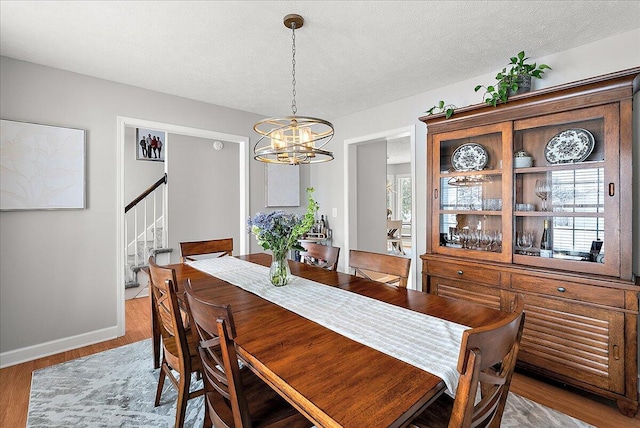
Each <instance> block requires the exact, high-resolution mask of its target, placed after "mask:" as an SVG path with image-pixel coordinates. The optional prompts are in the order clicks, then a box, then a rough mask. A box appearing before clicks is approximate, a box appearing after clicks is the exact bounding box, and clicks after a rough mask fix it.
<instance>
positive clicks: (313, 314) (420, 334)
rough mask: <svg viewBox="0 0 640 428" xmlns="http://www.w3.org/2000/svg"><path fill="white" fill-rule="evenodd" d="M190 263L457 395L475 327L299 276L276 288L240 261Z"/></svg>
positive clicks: (262, 271) (265, 271) (261, 271)
mask: <svg viewBox="0 0 640 428" xmlns="http://www.w3.org/2000/svg"><path fill="white" fill-rule="evenodd" d="M186 264H188V265H189V266H192V267H194V268H196V269H198V270H200V271H203V272H205V273H208V274H210V275H213V276H215V277H217V278H220V279H222V280H224V281H227V282H229V283H231V284H233V285H236V286H238V287H240V288H242V289H244V290H246V291H249V292H251V293H253V294H255V295H257V296H260V297H262V298H264V299H266V300H268V301H270V302H272V303H275V304H276V305H278V306H280V307H283V308H285V309H288V310H290V311H291V312H294V313H296V314H298V315H300V316H302V317H304V318H307V319H309V320H311V321H314V322H316V323H318V324H320V325H322V326H324V327H327V328H328V329H330V330H332V331H335V332H336V333H339V334H341V335H343V336H345V337H348V338H349V339H352V340H354V341H356V342H359V343H361V344H363V345H366V346H368V347H370V348H373V349H376V350H378V351H380V352H382V353H384V354H387V355H389V356H392V357H394V358H397V359H399V360H401V361H404V362H406V363H408V364H411V365H413V366H415V367H418V368H420V369H422V370H425V371H428V372H429V373H432V374H434V375H436V376H438V377H439V378H441V379H442V380H443V381H444V382H445V384H446V386H447V389H448V392H449V394H451V395H452V396H453V395H455V391H456V389H457V386H458V378H459V373H458V371H457V370H456V365H457V363H458V353H459V351H460V343H461V340H462V332H463V331H464V330H467V329H468V328H469V327H465V326H462V325H460V324H456V323H453V322H450V321H446V320H442V319H440V318H436V317H433V316H430V315H426V314H421V313H419V312H414V311H412V310H409V309H405V308H401V307H398V306H394V305H391V304H389V303H385V302H381V301H379V300H375V299H372V298H370V297H366V296H362V295H359V294H356V293H352V292H349V291H346V290H342V289H340V288H336V287H331V286H327V285H324V284H319V283H317V282H314V281H311V280H308V279H304V278H300V277H296V276H294V277H293V279H292V280H291V282H290V283H289V284H287V285H286V286H284V287H274V286H273V285H272V284H271V282H270V281H269V268H267V267H265V266H261V265H257V264H255V263H251V262H247V261H244V260H239V259H237V258H235V257H220V258H217V259H207V260H197V261H188V262H186Z"/></svg>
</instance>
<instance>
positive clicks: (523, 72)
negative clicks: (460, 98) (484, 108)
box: [474, 51, 551, 107]
mask: <svg viewBox="0 0 640 428" xmlns="http://www.w3.org/2000/svg"><path fill="white" fill-rule="evenodd" d="M528 59H529V58H528V57H526V56H525V53H524V51H521V52H519V53H518V55H516V56H514V57H511V59H510V62H509V64H508V65H511V67H510V68H509V69H507V67H505V68H503V69H502V71H500V72H499V73H498V74H497V75H496V80H497V81H498V83H496V84H495V85H489V86H485V85H478V86H476V87H475V89H474V90H475V91H476V92H478V91H479V90H480V89H482V88H484V89H485V93H484V95H483V97H482V99H483V101H484V102H485V103H487V104H489V105H492V106H494V107H495V106H496V105H497V104H498V103H499V102H501V103H506V102H507V100H508V99H509V96H511V95H512V94H514V93H516V92H517V91H518V88H519V87H520V79H521V77H522V76H530V77H535V78H537V79H541V78H542V75H543V74H544V70H547V69H548V70H551V67H549V66H548V65H547V64H540V65H537V64H536V63H535V62H534V63H533V64H527V63H526V61H527V60H528Z"/></svg>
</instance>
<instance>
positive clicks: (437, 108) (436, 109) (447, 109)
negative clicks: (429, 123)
mask: <svg viewBox="0 0 640 428" xmlns="http://www.w3.org/2000/svg"><path fill="white" fill-rule="evenodd" d="M456 108H457V107H456V106H454V105H453V104H446V105H445V103H444V101H442V100H440V102H439V103H438V104H436V105H434V106H433V107H431V108H430V109H429V110H427V111H426V112H425V113H427V114H429V115H431V114H438V113H443V112H444V114H445V117H446V118H447V119H449V118H450V117H451V116H453V112H454V111H455V110H456Z"/></svg>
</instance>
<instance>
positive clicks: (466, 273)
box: [427, 261, 500, 286]
mask: <svg viewBox="0 0 640 428" xmlns="http://www.w3.org/2000/svg"><path fill="white" fill-rule="evenodd" d="M427 273H428V274H429V275H434V276H440V277H445V278H452V279H460V280H463V281H470V282H479V283H483V284H488V285H493V286H499V285H500V272H499V271H497V270H494V269H487V268H484V267H481V266H470V265H459V264H453V263H446V262H440V261H437V262H436V261H429V263H428V264H427Z"/></svg>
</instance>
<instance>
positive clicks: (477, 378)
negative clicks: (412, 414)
mask: <svg viewBox="0 0 640 428" xmlns="http://www.w3.org/2000/svg"><path fill="white" fill-rule="evenodd" d="M513 307H514V310H513V312H511V314H510V316H509V317H508V318H506V319H504V320H502V321H499V322H496V323H494V324H491V325H487V326H483V327H478V328H473V329H470V330H466V331H465V332H464V333H463V334H462V343H461V346H460V354H459V357H458V367H457V369H458V372H459V373H460V380H459V382H458V390H457V391H456V397H455V399H452V398H451V397H449V396H448V395H446V394H442V395H441V396H440V397H439V398H438V399H437V400H436V401H435V402H434V403H432V404H430V405H429V406H428V407H427V408H426V409H425V410H424V411H423V412H422V413H421V414H420V415H419V416H418V417H417V418H416V419H415V420H414V421H413V422H412V425H411V426H413V427H420V428H422V427H430V428H437V427H449V428H467V427H493V428H498V427H500V422H501V420H502V414H503V413H504V406H505V403H506V401H507V396H508V394H509V387H510V385H511V377H512V375H513V371H514V368H515V365H516V358H517V356H518V348H519V347H520V338H521V336H522V328H523V326H524V318H525V314H524V297H523V296H522V295H516V298H515V301H514V303H513ZM478 392H479V393H480V399H479V400H476V395H477V393H478ZM476 401H477V403H476Z"/></svg>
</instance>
